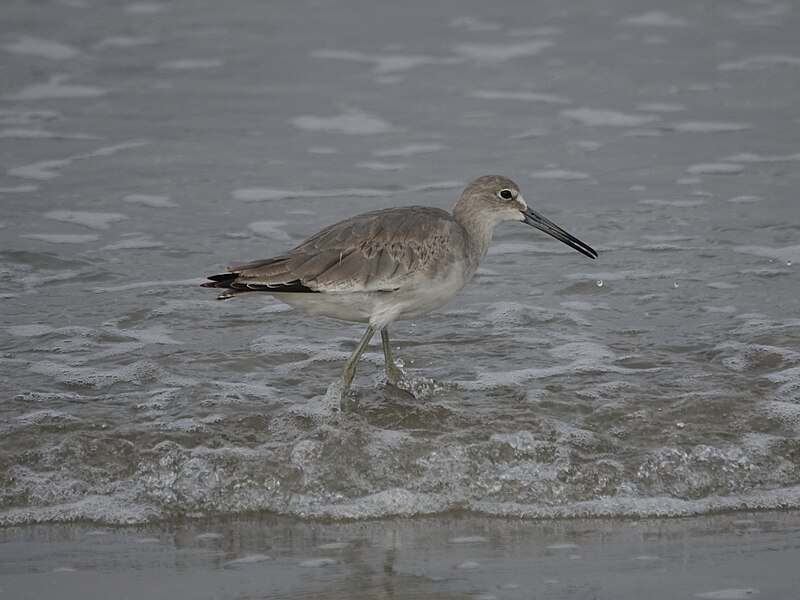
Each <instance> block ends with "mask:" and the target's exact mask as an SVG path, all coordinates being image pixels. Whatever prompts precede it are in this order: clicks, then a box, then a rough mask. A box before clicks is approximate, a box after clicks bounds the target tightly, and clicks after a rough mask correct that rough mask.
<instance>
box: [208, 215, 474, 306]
mask: <svg viewBox="0 0 800 600" xmlns="http://www.w3.org/2000/svg"><path fill="white" fill-rule="evenodd" d="M465 242H466V240H465V232H464V230H463V229H462V227H461V225H459V224H458V223H457V222H456V221H455V219H453V217H452V216H451V215H450V213H448V212H446V211H443V210H441V209H438V208H432V207H425V206H406V207H399V208H388V209H384V210H376V211H372V212H368V213H364V214H360V215H357V216H355V217H351V218H349V219H345V220H344V221H340V222H338V223H335V224H333V225H330V226H328V227H326V228H325V229H323V230H322V231H320V232H319V233H317V234H315V235H313V236H312V237H310V238H308V239H307V240H306V241H304V242H303V243H302V244H300V245H299V246H297V247H296V248H294V249H293V250H290V251H289V252H287V253H286V254H283V255H281V256H277V257H275V258H269V259H264V260H258V261H254V262H250V263H246V264H241V265H233V266H231V267H229V268H228V270H229V271H230V273H229V274H228V275H226V276H224V277H225V278H227V281H226V282H224V283H225V285H219V287H229V288H230V289H231V291H232V292H233V291H236V290H239V291H240V292H247V291H269V292H273V293H274V292H280V291H287V292H298V291H304V290H305V291H310V292H373V291H394V290H397V289H399V288H401V287H403V286H415V285H419V284H420V283H422V284H424V280H425V278H426V277H428V276H430V275H431V274H433V273H435V272H437V271H443V270H446V269H450V268H452V266H453V264H454V262H456V261H460V262H463V261H464V258H465V252H466V243H465ZM219 277H223V276H219ZM220 283H223V282H221V281H220ZM282 288H283V290H282ZM301 288H304V289H301Z"/></svg>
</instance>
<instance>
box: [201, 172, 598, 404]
mask: <svg viewBox="0 0 800 600" xmlns="http://www.w3.org/2000/svg"><path fill="white" fill-rule="evenodd" d="M505 221H521V222H523V223H525V224H527V225H531V226H532V227H535V228H537V229H540V230H541V231H544V232H545V233H547V234H549V235H551V236H553V237H554V238H556V239H557V240H560V241H562V242H564V243H565V244H567V245H568V246H570V247H572V248H574V249H575V250H577V251H578V252H581V253H583V254H585V255H586V256H588V257H589V258H592V259H594V258H597V252H595V251H594V249H592V248H591V247H590V246H588V245H586V244H584V243H583V242H582V241H580V240H579V239H578V238H576V237H574V236H573V235H571V234H569V233H567V232H566V231H564V230H563V229H561V228H560V227H559V226H558V225H556V224H554V223H552V222H551V221H549V220H548V219H546V218H544V217H543V216H541V215H540V214H538V213H537V212H536V211H534V210H533V209H531V208H530V207H529V206H528V205H527V203H526V202H525V200H524V199H523V197H522V194H521V193H520V190H519V187H517V184H515V183H514V182H513V181H511V180H510V179H508V178H506V177H502V176H500V175H486V176H484V177H479V178H478V179H476V180H475V181H473V182H472V183H470V184H469V185H468V186H467V187H466V188H465V189H464V191H463V192H462V194H461V197H460V198H459V200H458V202H456V204H455V206H454V207H453V211H452V213H448V212H447V211H444V210H441V209H439V208H433V207H428V206H404V207H400V208H386V209H383V210H376V211H372V212H367V213H364V214H360V215H356V216H354V217H350V218H349V219H345V220H344V221H340V222H338V223H335V224H333V225H330V226H329V227H326V228H325V229H323V230H322V231H320V232H319V233H317V234H315V235H313V236H311V237H310V238H308V239H307V240H306V241H304V242H303V243H302V244H300V245H299V246H297V247H296V248H294V249H293V250H289V251H288V252H287V253H285V254H282V255H280V256H276V257H275V258H266V259H263V260H256V261H254V262H249V263H245V264H238V265H233V266H230V267H228V272H227V273H223V274H221V275H212V276H210V277H209V278H208V279H209V281H207V282H206V283H203V284H202V285H203V286H204V287H209V288H225V291H224V292H223V293H222V294H220V295H219V296H218V299H219V300H230V299H231V298H235V297H237V296H241V295H243V294H252V293H262V294H263V293H266V294H270V295H272V296H274V297H275V298H277V299H278V300H280V301H282V302H284V303H286V304H288V305H289V306H292V307H293V308H296V309H298V310H301V311H303V312H305V313H308V314H311V315H324V316H326V317H333V318H336V319H343V320H345V321H356V322H359V323H367V331H366V332H365V333H364V335H363V337H362V338H361V340H360V341H359V342H358V345H357V346H356V348H355V350H354V351H353V353H352V354H351V355H350V358H348V359H347V361H346V362H345V365H344V370H343V372H342V378H341V392H340V393H341V400H342V401H344V399H345V397H346V396H347V394H348V393H349V391H350V386H351V384H352V382H353V377H354V376H355V372H356V364H357V363H358V360H359V358H361V355H362V354H363V352H364V349H365V348H366V347H367V344H368V343H369V341H370V340H371V339H372V337H373V336H374V335H375V332H376V331H378V330H380V332H381V341H382V345H383V355H384V359H385V361H386V376H387V378H388V380H389V381H390V382H392V383H395V384H396V383H397V382H399V381H400V380H401V378H402V374H401V372H400V370H399V369H398V368H397V366H396V365H395V364H394V361H393V360H392V352H391V349H390V347H389V325H391V324H392V323H393V322H394V321H397V320H402V319H416V318H419V317H421V316H423V315H427V314H428V313H429V312H431V311H434V310H436V309H437V308H439V307H441V306H443V305H444V304H446V303H447V302H448V301H449V300H450V298H452V297H453V296H454V295H455V294H456V293H457V292H458V291H459V290H460V289H461V288H462V287H464V285H466V283H467V282H468V281H469V280H470V279H471V278H472V276H473V275H474V274H475V271H476V270H477V268H478V265H480V263H481V261H482V260H483V259H484V257H485V256H486V251H487V250H488V248H489V242H490V241H491V239H492V233H493V231H494V228H495V227H496V226H497V225H499V224H500V223H503V222H505Z"/></svg>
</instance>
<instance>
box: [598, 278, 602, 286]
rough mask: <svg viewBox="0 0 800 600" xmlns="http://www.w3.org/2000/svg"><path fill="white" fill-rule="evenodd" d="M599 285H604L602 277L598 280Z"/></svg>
mask: <svg viewBox="0 0 800 600" xmlns="http://www.w3.org/2000/svg"><path fill="white" fill-rule="evenodd" d="M597 287H603V280H602V279H598V280H597Z"/></svg>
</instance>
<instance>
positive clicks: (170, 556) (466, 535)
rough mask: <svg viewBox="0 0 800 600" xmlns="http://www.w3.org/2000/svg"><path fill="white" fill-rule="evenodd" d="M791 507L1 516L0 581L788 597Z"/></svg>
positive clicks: (793, 530) (208, 591)
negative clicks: (504, 515) (576, 513)
mask: <svg viewBox="0 0 800 600" xmlns="http://www.w3.org/2000/svg"><path fill="white" fill-rule="evenodd" d="M798 517H800V515H799V514H798V513H797V512H796V511H787V512H780V513H778V512H773V513H757V514H748V513H739V514H735V515H717V516H713V517H694V518H690V519H670V520H666V521H665V520H660V519H656V520H649V519H644V520H640V521H628V522H622V521H619V520H612V519H602V520H601V519H575V520H566V521H519V520H517V519H498V518H491V517H481V516H479V515H447V516H436V517H418V518H414V519H382V520H380V521H375V522H371V523H363V522H344V523H343V522H337V523H320V522H302V521H300V522H298V521H296V520H294V519H288V518H281V517H275V516H274V515H262V516H259V517H254V516H249V515H248V516H239V517H232V518H226V519H196V520H191V521H186V522H177V523H170V524H167V525H162V524H156V525H143V526H135V527H126V528H119V527H117V528H107V527H102V526H96V525H90V524H83V523H66V524H63V523H59V524H49V525H27V526H16V527H5V528H0V549H2V551H3V552H4V556H3V560H2V561H0V579H2V588H0V590H1V591H0V593H3V594H4V595H6V596H7V597H9V598H12V597H13V598H15V600H16V599H18V600H37V599H39V598H43V597H56V596H57V597H58V598H60V599H62V600H73V599H74V600H94V599H98V600H104V599H105V598H107V597H108V593H109V592H108V591H109V590H124V592H123V593H124V594H125V595H126V597H131V598H156V599H160V598H178V599H183V598H186V599H194V600H204V599H207V598H208V599H212V598H220V597H225V598H349V599H362V598H363V599H368V598H386V597H389V598H408V599H412V598H446V599H448V600H450V599H452V600H456V599H458V600H499V599H504V600H526V599H528V598H532V597H533V598H554V599H556V598H558V599H566V598H573V599H579V600H590V599H593V598H598V599H602V600H610V599H613V598H652V599H654V600H669V599H672V598H676V597H678V598H701V599H705V600H747V599H748V598H791V597H793V595H794V592H795V591H796V589H797V577H796V575H795V573H794V570H795V569H794V568H795V567H796V565H797V560H798V556H800V544H798V532H799V531H800V528H799V527H798V526H799V525H800V518H798ZM56 590H57V591H56Z"/></svg>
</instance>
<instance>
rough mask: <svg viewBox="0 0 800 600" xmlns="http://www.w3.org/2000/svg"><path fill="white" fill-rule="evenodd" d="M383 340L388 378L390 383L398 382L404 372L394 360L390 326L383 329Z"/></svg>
mask: <svg viewBox="0 0 800 600" xmlns="http://www.w3.org/2000/svg"><path fill="white" fill-rule="evenodd" d="M381 342H382V343H383V358H384V359H385V361H386V378H387V379H388V380H389V383H395V384H396V383H398V382H399V381H401V380H402V379H403V374H402V373H401V372H400V369H398V368H397V365H395V364H394V360H392V349H391V348H390V347H389V328H388V327H384V328H383V329H381Z"/></svg>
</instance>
